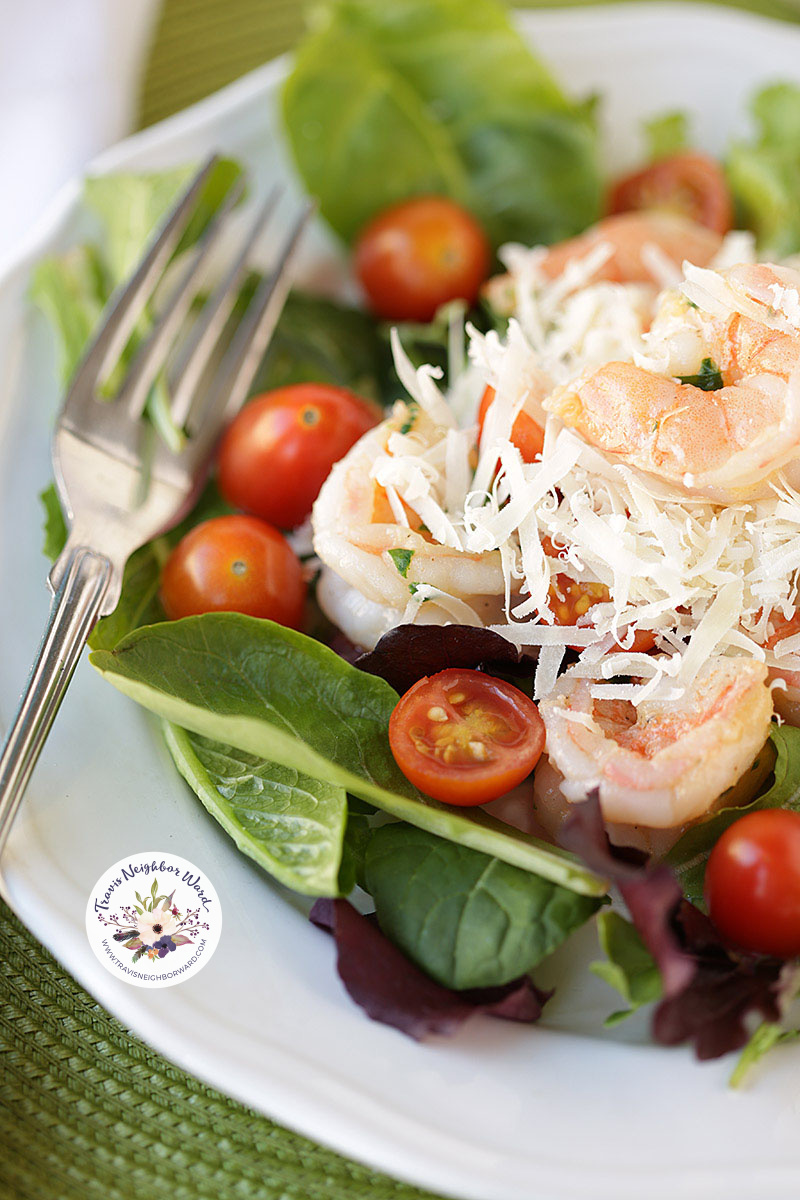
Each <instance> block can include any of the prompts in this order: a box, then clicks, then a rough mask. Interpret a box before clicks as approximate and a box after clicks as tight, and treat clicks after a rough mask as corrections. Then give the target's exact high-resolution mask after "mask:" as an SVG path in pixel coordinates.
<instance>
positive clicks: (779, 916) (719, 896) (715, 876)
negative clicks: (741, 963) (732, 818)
mask: <svg viewBox="0 0 800 1200" xmlns="http://www.w3.org/2000/svg"><path fill="white" fill-rule="evenodd" d="M705 897H706V904H707V905H708V912H709V916H710V917H711V920H712V921H713V922H714V924H715V925H716V927H717V929H718V930H719V932H720V933H721V934H722V936H723V937H725V938H727V939H728V940H729V941H731V942H733V943H734V944H735V945H737V946H740V947H741V948H742V949H743V950H751V951H756V952H758V953H761V954H774V955H776V956H777V957H778V958H794V957H795V956H797V955H800V813H794V812H787V811H786V810H785V809H781V808H767V809H762V810H761V811H760V812H753V813H748V814H747V815H746V816H744V817H741V818H740V819H739V820H738V821H736V822H735V823H734V824H733V825H731V826H730V828H729V829H726V831H725V833H723V835H722V837H721V838H720V839H719V841H718V842H717V844H716V845H715V846H714V849H713V850H712V851H711V857H710V858H709V860H708V866H707V867H706V881H705Z"/></svg>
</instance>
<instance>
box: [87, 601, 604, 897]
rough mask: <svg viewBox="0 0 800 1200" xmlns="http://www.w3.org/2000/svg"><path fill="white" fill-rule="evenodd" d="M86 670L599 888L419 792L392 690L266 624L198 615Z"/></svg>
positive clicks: (168, 715)
mask: <svg viewBox="0 0 800 1200" xmlns="http://www.w3.org/2000/svg"><path fill="white" fill-rule="evenodd" d="M91 662H92V664H93V665H94V666H95V667H96V668H97V670H98V671H100V673H101V674H102V675H103V676H104V678H106V679H107V680H108V681H109V682H110V683H112V684H114V686H115V687H117V688H119V689H120V691H122V692H124V693H125V694H126V695H128V696H130V697H132V698H133V699H134V700H137V701H138V702H139V703H141V704H143V705H144V706H145V707H146V708H150V709H151V710H152V711H153V712H156V713H157V714H158V715H159V716H161V717H164V718H165V719H166V720H168V721H171V722H173V723H174V724H177V725H180V726H182V727H184V728H187V729H190V730H192V731H193V732H195V733H199V734H202V735H204V736H205V737H209V738H212V739H214V740H215V741H220V742H223V743H225V744H226V745H231V746H235V747H236V748H237V749H239V750H246V751H248V752H249V753H251V754H255V755H257V756H259V757H261V758H265V759H268V760H269V761H270V762H276V763H280V764H282V765H283V766H287V767H295V768H297V770H299V771H302V772H303V774H306V775H310V776H311V777H313V778H314V779H323V780H326V781H327V782H328V783H332V784H335V785H337V786H339V787H343V788H345V789H346V790H347V791H348V792H351V793H353V794H354V795H356V796H359V797H361V798H362V799H364V800H366V801H368V802H369V803H370V804H373V805H375V807H377V808H380V809H382V810H383V811H384V812H387V813H390V814H391V815H392V816H394V817H399V818H400V819H401V820H405V821H408V822H409V823H410V824H413V825H417V826H419V827H420V828H423V829H427V830H429V831H430V832H432V833H435V834H438V835H439V836H441V837H444V838H447V839H449V840H451V841H455V842H458V843H460V844H462V845H466V846H470V847H472V848H473V849H476V850H481V851H483V852H484V853H487V854H490V855H491V856H493V857H496V858H501V859H503V860H504V861H507V862H510V863H512V864H513V865H516V866H519V867H522V868H523V870H526V871H531V872H533V873H534V874H538V875H541V876H543V877H544V878H546V879H551V880H552V881H553V882H555V883H559V884H561V885H562V886H564V887H566V888H569V889H570V890H572V891H576V892H579V893H583V894H586V895H590V896H600V895H603V894H604V893H605V890H606V888H605V882H604V881H603V880H602V879H600V878H598V876H596V875H595V874H593V873H592V872H590V871H587V870H586V869H585V868H583V867H582V866H581V865H580V864H579V863H578V861H577V859H575V858H574V856H572V855H570V854H566V853H565V852H563V851H560V850H557V849H555V848H554V847H552V846H549V845H547V843H545V842H541V841H539V840H538V839H537V838H533V837H531V836H530V835H528V834H524V833H521V832H520V831H518V830H516V829H512V828H511V827H510V826H507V825H504V824H503V823H502V822H500V821H498V820H496V819H495V818H493V817H491V816H489V814H488V813H485V812H483V811H470V812H467V811H465V810H454V809H453V808H448V807H447V806H446V805H443V804H439V803H437V802H436V801H434V800H429V799H427V798H426V797H424V796H422V795H421V794H420V793H419V792H418V791H417V790H416V789H415V788H414V787H413V786H412V785H411V784H410V783H409V782H408V780H407V779H406V778H405V776H404V775H403V774H402V772H401V771H400V770H399V768H398V767H397V764H396V763H395V761H394V758H393V757H392V754H391V751H390V749H389V739H388V724H389V717H390V715H391V713H392V710H393V709H394V706H395V704H396V703H397V693H396V692H394V691H393V690H392V688H390V687H389V685H388V684H387V683H385V682H384V681H383V680H382V679H379V678H377V677H376V676H372V675H367V674H365V673H364V672H361V671H358V670H356V668H355V667H351V666H350V665H349V664H348V663H345V662H344V661H343V660H342V659H341V658H339V656H338V655H337V654H335V653H334V652H333V651H332V650H329V649H328V647H326V646H323V645H321V644H320V643H318V642H315V641H313V640H312V639H311V638H308V637H306V636H304V635H303V634H301V633H296V632H294V631H293V630H290V629H284V628H283V627H281V626H279V625H275V624H273V623H272V622H271V621H262V620H258V619H256V618H254V617H245V616H241V615H239V614H236V613H206V614H204V615H203V616H199V617H187V618H185V619H184V620H181V621H172V622H166V623H164V624H161V625H151V626H146V627H145V628H143V629H139V630H136V631H135V632H134V633H132V634H130V635H129V636H128V637H126V638H124V639H123V641H122V642H120V643H119V644H118V645H117V646H116V647H115V648H114V649H113V650H111V651H108V650H97V651H94V653H93V654H92V655H91Z"/></svg>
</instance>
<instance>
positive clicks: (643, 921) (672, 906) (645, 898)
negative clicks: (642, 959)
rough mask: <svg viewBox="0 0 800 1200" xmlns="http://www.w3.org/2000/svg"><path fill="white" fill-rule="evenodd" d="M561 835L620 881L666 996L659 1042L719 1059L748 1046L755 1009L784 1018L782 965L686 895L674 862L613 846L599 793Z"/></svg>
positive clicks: (656, 1019)
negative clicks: (739, 940)
mask: <svg viewBox="0 0 800 1200" xmlns="http://www.w3.org/2000/svg"><path fill="white" fill-rule="evenodd" d="M561 840H562V843H563V844H564V845H565V846H566V847H567V848H568V849H570V850H572V851H573V852H574V853H576V854H578V855H579V857H581V858H583V859H584V861H585V862H586V863H587V865H589V866H590V867H592V868H593V869H594V870H596V871H601V872H602V873H603V874H605V875H607V876H608V877H609V878H610V879H611V880H612V882H613V883H615V884H616V885H617V887H618V888H619V891H620V893H621V895H622V898H623V900H624V901H625V904H626V906H627V908H628V911H629V913H630V916H631V919H632V921H633V924H634V927H635V928H636V930H637V932H638V933H639V936H640V937H641V939H642V941H643V943H644V945H645V946H646V947H647V949H648V951H649V952H650V954H651V955H652V957H653V961H654V963H655V965H656V966H657V967H658V970H659V972H660V974H661V980H662V998H661V1000H660V1002H659V1004H658V1005H657V1007H656V1009H655V1012H654V1015H653V1036H654V1038H655V1040H656V1041H657V1042H660V1043H661V1044H662V1045H666V1046H674V1045H678V1044H680V1043H682V1042H690V1043H691V1044H692V1045H693V1047H694V1050H695V1054H696V1055H697V1057H698V1058H699V1059H709V1058H719V1057H720V1056H721V1055H723V1054H727V1053H728V1052H730V1051H732V1050H738V1049H740V1048H741V1047H742V1046H744V1045H745V1044H746V1043H747V1041H748V1038H749V1037H750V1030H749V1028H748V1022H749V1018H750V1017H751V1016H752V1015H753V1014H756V1013H758V1014H760V1016H761V1017H762V1019H763V1020H765V1021H768V1022H775V1021H778V1020H779V1018H780V1016H781V1013H782V1009H783V1006H784V1001H785V998H786V991H787V984H786V977H787V972H786V971H785V970H784V964H783V963H782V962H780V961H779V960H777V959H774V958H768V957H765V956H762V955H750V954H742V953H740V952H739V951H737V950H736V949H735V947H733V946H731V945H729V944H728V943H726V942H725V941H724V940H723V939H722V938H721V937H720V935H719V934H718V932H717V931H716V929H715V928H714V926H713V925H712V923H711V921H710V920H709V919H708V917H707V916H705V914H704V913H702V912H701V911H700V909H698V908H696V907H695V905H693V904H690V903H689V901H688V900H686V899H684V897H683V893H682V891H681V887H680V884H679V883H678V880H677V878H676V876H675V874H674V872H673V871H672V869H671V868H670V867H668V866H666V865H665V864H663V863H662V864H660V865H657V866H654V865H652V864H650V863H648V862H646V861H644V862H642V861H641V857H640V859H639V862H638V864H637V863H636V861H635V859H634V858H633V857H632V854H631V853H630V852H629V851H626V850H621V849H620V848H619V847H616V846H612V845H611V843H610V842H609V840H608V836H607V834H606V832H605V829H604V827H603V821H602V814H601V811H600V802H599V797H598V795H597V793H596V792H594V793H592V794H591V795H590V796H589V797H588V799H587V800H586V801H585V802H584V803H582V804H580V805H576V806H575V810H574V812H573V813H572V814H570V816H569V817H568V818H567V820H566V821H565V823H564V827H563V833H562V838H561ZM633 853H634V855H635V854H636V852H633Z"/></svg>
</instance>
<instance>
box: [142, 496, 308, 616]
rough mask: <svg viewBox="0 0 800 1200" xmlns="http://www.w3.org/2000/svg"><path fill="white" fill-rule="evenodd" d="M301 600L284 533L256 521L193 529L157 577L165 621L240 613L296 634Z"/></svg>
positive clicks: (229, 520) (301, 584)
mask: <svg viewBox="0 0 800 1200" xmlns="http://www.w3.org/2000/svg"><path fill="white" fill-rule="evenodd" d="M235 563H239V564H244V566H245V569H244V570H243V571H240V570H237V569H235V568H234V564H235ZM305 600H306V584H305V580H304V579H303V568H302V566H301V564H300V561H299V559H298V558H297V556H296V555H295V553H294V551H293V550H292V548H291V546H290V545H289V543H288V542H287V541H286V538H285V537H284V536H283V534H281V533H279V532H278V530H277V529H273V527H272V526H271V525H267V523H266V522H265V521H261V520H259V519H258V518H257V517H247V516H238V515H234V516H226V517H213V518H212V519H211V520H210V521H204V522H203V523H202V524H200V525H196V526H195V528H194V529H191V530H190V531H189V532H188V533H187V534H186V536H185V537H183V538H181V540H180V542H179V543H178V545H177V546H176V547H175V549H174V550H173V551H172V553H171V554H170V556H169V558H168V559H167V561H166V563H165V564H164V568H163V571H162V573H161V603H162V605H163V607H164V611H165V612H166V614H167V616H168V617H169V618H170V620H177V619H178V618H180V617H190V616H195V615H197V614H199V613H207V612H240V613H245V614H247V615H248V616H251V617H266V618H267V619H269V620H270V621H277V622H278V624H279V625H287V626H289V627H290V628H291V629H301V628H302V625H303V616H304V610H305Z"/></svg>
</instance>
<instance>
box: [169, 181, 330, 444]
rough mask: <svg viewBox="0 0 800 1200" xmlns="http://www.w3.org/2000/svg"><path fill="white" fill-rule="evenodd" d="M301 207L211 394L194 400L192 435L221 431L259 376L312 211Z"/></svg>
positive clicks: (310, 205)
mask: <svg viewBox="0 0 800 1200" xmlns="http://www.w3.org/2000/svg"><path fill="white" fill-rule="evenodd" d="M316 207H317V206H316V204H315V203H314V202H313V201H310V202H308V203H306V204H305V206H304V207H303V209H302V210H301V212H300V215H299V216H298V218H297V220H296V221H295V223H294V225H293V227H292V229H291V231H290V232H289V235H288V237H287V238H286V241H285V242H284V244H283V247H282V249H281V252H280V254H279V256H278V259H277V261H276V263H275V266H274V267H273V269H272V271H271V273H270V274H269V275H266V276H265V277H264V279H262V281H261V283H260V284H259V286H258V287H257V288H256V292H255V295H254V296H253V299H252V300H251V301H250V304H249V306H248V308H247V312H246V313H245V316H244V319H243V320H242V321H241V323H240V324H239V326H238V328H237V330H236V333H235V335H234V337H233V340H232V341H231V344H230V346H229V347H228V349H227V351H226V352H225V356H224V358H223V360H222V363H221V364H220V367H219V370H218V371H217V373H216V376H215V378H214V380H213V383H212V386H211V388H210V389H209V391H208V392H207V393H206V394H205V395H204V396H203V397H202V400H201V399H200V398H199V397H195V400H194V402H193V404H192V406H191V408H190V411H189V413H188V414H187V419H186V427H187V429H188V431H189V433H190V435H196V434H198V433H199V432H200V431H201V430H208V431H209V434H208V435H207V436H210V434H211V432H213V431H214V430H216V431H217V432H218V431H219V429H220V427H221V425H222V424H223V423H224V422H225V421H227V420H228V419H229V418H230V417H232V416H233V414H234V413H235V412H237V411H238V410H239V408H241V406H242V404H243V403H244V400H245V398H246V396H247V392H248V390H249V388H250V384H251V383H252V382H253V379H254V377H255V374H256V371H257V370H258V368H259V366H260V364H261V359H262V358H263V355H264V351H265V350H266V348H267V345H268V343H269V339H270V337H271V336H272V331H273V329H274V328H275V324H276V322H277V320H278V317H279V316H280V313H281V309H282V308H283V305H284V302H285V300H286V296H287V295H288V292H289V286H290V282H291V272H290V269H289V268H290V266H291V261H292V258H293V257H294V253H295V250H296V249H297V244H298V242H299V240H300V237H301V235H302V233H303V231H304V229H305V227H306V225H307V224H308V222H309V221H310V219H311V217H312V216H313V214H314V213H315V211H316Z"/></svg>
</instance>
